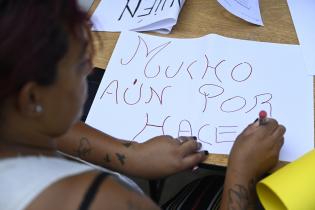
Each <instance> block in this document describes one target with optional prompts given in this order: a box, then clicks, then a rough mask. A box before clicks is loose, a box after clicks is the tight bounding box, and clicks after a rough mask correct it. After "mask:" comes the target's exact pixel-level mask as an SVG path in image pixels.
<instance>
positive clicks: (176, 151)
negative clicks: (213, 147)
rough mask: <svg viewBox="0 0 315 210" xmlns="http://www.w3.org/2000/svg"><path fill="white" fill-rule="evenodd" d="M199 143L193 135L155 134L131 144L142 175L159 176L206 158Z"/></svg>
mask: <svg viewBox="0 0 315 210" xmlns="http://www.w3.org/2000/svg"><path fill="white" fill-rule="evenodd" d="M200 148H201V143H198V142H197V141H196V138H195V137H179V138H173V137H171V136H166V135H164V136H157V137H154V138H152V139H150V140H148V141H146V142H144V143H141V144H135V145H133V149H134V150H135V154H137V156H138V157H137V160H138V161H139V163H138V164H133V165H134V166H136V167H139V170H141V171H142V172H141V173H140V174H142V176H145V177H147V178H159V177H164V176H168V175H171V174H174V173H176V172H179V171H183V170H185V169H191V168H193V167H194V166H196V165H197V164H198V163H200V162H202V161H204V160H205V159H206V158H207V155H208V152H207V151H199V149H200Z"/></svg>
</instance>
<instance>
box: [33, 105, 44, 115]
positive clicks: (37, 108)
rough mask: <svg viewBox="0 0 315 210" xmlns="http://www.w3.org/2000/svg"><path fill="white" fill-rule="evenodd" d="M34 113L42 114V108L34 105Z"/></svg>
mask: <svg viewBox="0 0 315 210" xmlns="http://www.w3.org/2000/svg"><path fill="white" fill-rule="evenodd" d="M35 112H37V113H41V112H43V107H42V106H41V105H38V104H37V105H36V106H35Z"/></svg>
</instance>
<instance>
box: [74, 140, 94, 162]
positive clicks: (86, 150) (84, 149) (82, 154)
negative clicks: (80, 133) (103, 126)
mask: <svg viewBox="0 0 315 210" xmlns="http://www.w3.org/2000/svg"><path fill="white" fill-rule="evenodd" d="M91 151H92V147H91V144H90V142H89V140H88V139H87V138H86V137H82V138H81V139H80V143H79V147H78V149H77V156H78V157H79V158H81V159H84V158H86V156H88V155H89V154H90V153H91Z"/></svg>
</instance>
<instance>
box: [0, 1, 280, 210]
mask: <svg viewBox="0 0 315 210" xmlns="http://www.w3.org/2000/svg"><path fill="white" fill-rule="evenodd" d="M0 16H1V18H0V40H1V41H0V70H1V72H0V75H1V83H0V85H1V88H0V110H1V112H0V117H1V120H2V124H1V126H0V158H1V159H0V171H1V173H0V185H1V189H0V192H1V195H0V209H14V210H20V209H27V210H33V209H46V210H47V209H48V210H49V209H122V210H123V209H158V206H157V205H156V204H154V203H153V202H152V201H151V200H150V199H149V198H147V197H146V196H144V195H143V193H142V192H141V190H139V188H138V187H137V186H136V185H135V184H134V183H133V182H131V181H130V180H128V179H127V178H126V177H123V176H121V175H119V174H117V173H114V172H112V171H109V170H106V169H103V168H98V169H97V170H94V169H93V168H92V167H90V166H88V165H85V164H80V163H77V162H74V161H69V160H66V159H64V158H63V157H62V156H61V155H60V153H58V152H56V151H57V149H58V148H59V149H63V151H65V152H68V153H70V154H73V155H77V156H79V157H80V158H82V159H86V160H89V161H94V162H96V163H98V164H102V165H103V166H107V167H110V168H112V169H115V170H118V171H121V172H124V173H129V174H132V175H138V176H143V177H155V176H164V175H168V174H171V173H174V172H177V171H180V170H184V169H187V168H190V167H193V166H194V165H196V164H198V163H199V162H200V161H203V160H204V159H205V158H206V155H207V152H204V151H201V152H197V151H198V150H199V148H200V144H198V143H197V142H196V141H195V140H194V138H189V137H183V138H180V141H179V140H177V139H173V138H171V137H169V136H160V137H156V138H153V139H152V140H150V141H148V142H146V143H144V144H136V143H134V144H130V143H129V142H126V141H122V140H119V141H114V140H115V139H114V138H113V137H110V136H107V135H105V134H103V133H101V132H98V131H96V130H94V129H92V128H90V127H88V126H86V125H84V124H82V123H79V122H78V120H79V117H80V115H81V112H82V106H83V103H84V101H85V98H86V76H87V75H88V73H89V71H90V69H91V57H92V52H93V49H92V47H91V45H90V44H89V43H91V36H90V31H89V26H88V24H87V20H86V14H84V13H83V12H81V11H80V10H79V9H78V7H77V4H76V1H75V0H67V1H62V0H54V1H42V0H24V1H18V0H0ZM284 132H285V131H284V127H283V126H281V125H278V123H277V122H276V121H275V120H272V119H270V120H269V123H268V124H267V125H266V126H258V125H257V123H256V124H253V125H251V126H249V127H248V128H247V129H246V130H245V131H244V132H243V133H242V134H241V135H240V136H239V137H238V139H237V141H236V144H235V145H234V147H233V150H232V153H231V157H230V162H229V168H228V171H227V178H226V182H225V189H224V194H223V201H222V209H227V208H228V207H229V206H230V205H233V204H234V203H232V201H233V202H234V200H233V198H234V197H233V196H234V195H236V197H235V198H242V201H239V202H240V203H241V204H242V205H248V203H249V201H250V200H251V199H250V198H252V196H251V195H252V190H253V188H252V187H251V186H252V185H249V184H250V183H251V184H254V183H255V181H256V180H257V179H258V178H259V177H260V176H261V175H262V174H263V173H264V172H265V171H267V170H269V169H270V168H271V167H272V166H273V165H275V164H276V162H277V158H278V154H279V150H280V148H281V145H282V143H283V134H284ZM98 139H104V140H106V141H100V140H98ZM71 142H73V143H71ZM101 142H106V143H101ZM258 144H259V147H257V145H258ZM99 145H102V146H99ZM157 146H158V148H159V149H157ZM102 151H104V155H105V156H102V155H100V154H101V153H102ZM140 151H141V152H143V154H142V153H141V152H140ZM161 151H162V152H163V153H162V155H161V156H162V157H164V159H163V160H161V159H156V157H157V156H155V155H154V154H157V153H159V154H161ZM253 151H254V152H253ZM164 153H165V156H164ZM136 154H142V156H141V157H139V156H137V155H136ZM143 158H146V161H145V162H144V161H141V160H143ZM246 160H251V162H252V163H246V164H245V161H246ZM102 161H103V162H102ZM143 162H144V163H143ZM257 163H258V164H257ZM146 164H156V169H155V171H154V170H152V171H151V170H148V167H145V166H146ZM134 168H135V169H134ZM156 172H159V173H156ZM244 192H246V193H248V197H246V198H248V200H245V199H243V198H244V197H243V196H237V195H239V193H244ZM229 197H230V199H228V198H229ZM240 207H242V206H240Z"/></svg>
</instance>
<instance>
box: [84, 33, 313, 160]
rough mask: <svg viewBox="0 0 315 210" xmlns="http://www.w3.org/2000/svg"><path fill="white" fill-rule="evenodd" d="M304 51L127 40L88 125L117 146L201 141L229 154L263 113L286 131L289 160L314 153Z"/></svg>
mask: <svg viewBox="0 0 315 210" xmlns="http://www.w3.org/2000/svg"><path fill="white" fill-rule="evenodd" d="M302 61H303V59H302V58H301V55H300V51H299V47H298V46H295V45H284V44H272V43H262V42H254V41H245V40H237V39H231V38H225V37H222V36H218V35H214V34H212V35H208V36H205V37H202V38H197V39H172V38H161V37H156V36H150V35H145V34H140V33H136V32H123V33H121V35H120V38H119V40H118V42H117V45H116V48H115V49H114V52H113V55H112V57H111V59H110V62H109V64H108V67H107V69H106V72H105V74H104V77H103V79H102V82H101V84H100V86H99V89H98V92H97V94H96V96H95V99H94V102H93V105H92V107H91V110H90V113H89V115H88V117H87V121H86V122H87V123H88V124H89V125H91V126H93V127H95V128H97V129H100V130H102V131H104V132H106V133H108V134H110V135H113V136H115V137H118V138H122V139H127V140H134V141H138V142H143V141H146V140H148V139H149V138H151V137H154V136H156V135H162V134H167V135H172V136H174V137H177V136H192V135H193V136H197V138H198V140H199V141H200V142H202V144H203V149H206V150H208V151H209V152H210V153H219V154H229V151H230V149H231V146H232V145H233V142H234V140H235V138H236V137H237V135H238V134H239V133H240V132H241V131H242V130H243V129H244V128H245V127H246V126H247V125H248V124H249V123H251V122H253V121H254V120H255V119H256V118H257V117H258V113H259V111H261V110H266V111H267V113H268V115H269V116H271V117H274V118H276V119H277V120H278V121H279V122H280V123H282V124H284V125H285V126H286V128H287V132H286V135H285V144H284V146H283V149H282V151H281V156H280V158H281V159H282V160H287V161H292V160H295V159H296V158H298V157H299V156H301V155H302V154H304V153H305V152H307V151H309V150H311V149H312V148H313V147H314V137H313V133H314V132H313V130H314V128H313V92H312V90H313V83H312V77H310V76H307V75H306V74H305V69H304V68H305V67H304V65H303V62H302Z"/></svg>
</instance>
